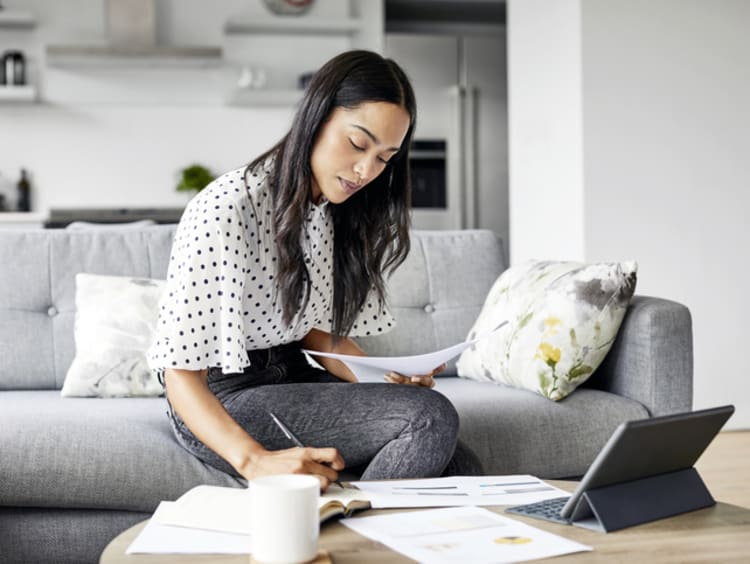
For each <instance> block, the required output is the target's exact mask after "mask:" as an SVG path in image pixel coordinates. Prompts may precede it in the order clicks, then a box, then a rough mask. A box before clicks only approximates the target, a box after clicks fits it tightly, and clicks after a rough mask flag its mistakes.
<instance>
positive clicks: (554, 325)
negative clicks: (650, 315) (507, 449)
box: [457, 261, 637, 400]
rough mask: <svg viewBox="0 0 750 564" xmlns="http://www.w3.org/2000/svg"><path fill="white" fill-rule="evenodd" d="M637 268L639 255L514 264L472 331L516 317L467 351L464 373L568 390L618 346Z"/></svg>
mask: <svg viewBox="0 0 750 564" xmlns="http://www.w3.org/2000/svg"><path fill="white" fill-rule="evenodd" d="M636 271H637V265H636V263H635V262H633V261H631V262H625V263H598V264H581V263H575V262H552V261H530V262H526V263H523V264H521V265H518V266H515V267H512V268H509V269H508V270H506V271H505V272H503V273H502V274H501V275H500V277H499V278H498V279H497V281H496V282H495V284H494V285H493V286H492V289H491V290H490V293H489V294H488V296H487V299H486V300H485V303H484V307H483V308H482V311H481V313H480V314H479V317H478V318H477V320H476V322H475V323H474V326H473V327H472V328H471V331H470V332H469V339H473V338H474V337H475V336H476V335H481V334H483V333H487V332H489V331H490V330H492V328H494V327H496V326H497V325H498V324H499V323H501V322H502V321H504V320H508V324H507V325H505V326H504V327H502V328H500V329H498V330H497V331H495V332H494V333H492V334H491V335H490V336H488V337H486V338H485V339H483V340H481V341H479V342H478V343H477V344H476V345H474V346H473V347H471V348H470V349H467V350H465V351H464V352H463V353H462V354H461V357H460V358H459V360H458V364H457V367H458V375H459V376H462V377H464V378H471V379H473V380H484V381H491V382H498V383H502V384H507V385H509V386H514V387H517V388H524V389H527V390H532V391H534V392H537V393H539V394H541V395H543V396H544V397H547V398H549V399H552V400H560V399H562V398H564V397H565V396H567V395H568V394H570V393H571V392H573V390H575V389H576V387H577V386H579V385H580V384H582V383H583V382H585V381H586V380H587V379H588V377H589V376H591V374H592V373H593V372H594V370H596V368H597V367H598V366H599V364H600V363H601V361H602V360H603V359H604V357H605V356H606V354H607V352H608V351H609V349H610V347H611V346H612V343H613V341H614V340H615V337H616V336H617V331H618V329H619V328H620V324H621V323H622V319H623V317H625V311H626V310H627V307H628V304H629V303H630V298H631V297H632V296H633V292H634V291H635V283H636Z"/></svg>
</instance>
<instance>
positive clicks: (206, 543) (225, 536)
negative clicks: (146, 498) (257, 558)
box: [125, 501, 250, 554]
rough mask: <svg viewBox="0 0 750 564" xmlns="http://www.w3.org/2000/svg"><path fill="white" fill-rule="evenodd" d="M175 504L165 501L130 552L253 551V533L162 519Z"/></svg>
mask: <svg viewBox="0 0 750 564" xmlns="http://www.w3.org/2000/svg"><path fill="white" fill-rule="evenodd" d="M174 504H175V502H174V501H162V502H161V503H160V504H159V507H157V508H156V511H155V512H154V515H153V516H152V517H151V520H150V521H149V522H148V523H147V524H146V526H145V527H144V528H143V530H142V531H141V532H140V534H139V535H138V536H137V537H136V538H135V540H133V542H132V543H130V546H128V548H127V550H126V551H125V553H126V554H250V535H237V534H233V533H220V532H216V531H206V530H196V529H186V528H184V527H172V526H170V525H163V524H161V523H159V519H160V518H161V517H162V516H163V515H164V514H166V513H167V512H168V511H169V510H170V509H171V507H172V506H173V505H174Z"/></svg>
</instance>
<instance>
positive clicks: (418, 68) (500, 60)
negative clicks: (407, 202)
mask: <svg viewBox="0 0 750 564" xmlns="http://www.w3.org/2000/svg"><path fill="white" fill-rule="evenodd" d="M385 44H386V49H385V51H386V55H387V56H389V57H392V58H394V59H395V60H396V61H398V62H399V64H400V65H401V66H402V67H403V68H404V70H405V71H406V73H407V74H408V75H409V78H410V79H411V81H412V84H413V85H414V89H415V92H416V96H417V106H418V117H417V129H416V132H415V139H416V140H417V143H418V146H417V147H415V149H416V150H414V151H413V153H414V158H413V160H412V167H413V168H414V169H415V174H417V178H416V179H415V180H416V181H417V184H419V183H421V184H422V185H421V186H415V188H418V190H419V191H423V190H427V191H430V190H434V192H435V194H432V197H429V198H423V200H424V201H426V202H428V204H427V205H432V206H433V207H415V208H414V211H413V216H412V220H413V226H414V227H415V228H418V229H464V228H487V229H491V230H493V231H495V232H496V233H498V234H499V235H500V236H502V237H503V240H504V241H506V249H507V240H508V142H507V139H508V118H507V115H508V112H507V94H506V91H507V89H506V51H505V45H506V42H505V32H504V30H496V31H493V32H492V33H477V34H458V33H456V34H445V33H440V34H438V33H412V32H409V33H401V32H399V33H387V34H386V42H385ZM440 141H444V142H445V143H444V147H445V156H444V164H445V167H444V170H445V187H444V188H443V187H441V186H436V185H437V184H439V182H436V181H435V178H436V171H437V168H436V166H437V164H436V162H435V160H434V159H435V158H437V154H436V153H435V147H439V144H436V142H440ZM425 142H426V143H425ZM419 143H422V145H423V146H426V147H428V150H427V151H426V153H428V154H431V156H432V157H433V162H432V163H431V165H432V166H431V169H432V170H431V171H430V174H425V175H424V176H423V177H419V174H420V172H419V170H420V166H421V163H422V161H420V157H421V156H423V155H424V154H425V151H423V150H421V149H420V147H419ZM423 168H425V167H423ZM424 184H426V185H427V186H424ZM443 189H444V191H445V194H444V195H445V197H444V198H441V197H439V196H440V195H439V194H437V192H438V191H440V190H443ZM429 202H432V203H431V204H430V203H429ZM417 204H419V202H417ZM436 206H437V207H436Z"/></svg>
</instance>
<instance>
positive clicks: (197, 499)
mask: <svg viewBox="0 0 750 564" xmlns="http://www.w3.org/2000/svg"><path fill="white" fill-rule="evenodd" d="M157 520H158V522H159V523H160V524H162V525H174V526H178V527H189V528H193V529H205V530H209V531H222V532H225V533H236V534H246V535H249V534H250V492H249V490H247V489H244V488H226V487H222V486H196V487H194V488H192V489H191V490H189V491H187V492H186V493H184V494H183V495H181V496H180V498H179V499H178V500H177V501H176V502H174V503H172V504H171V505H169V506H167V507H166V508H165V509H164V510H163V511H162V512H161V514H160V515H159V517H158V518H157Z"/></svg>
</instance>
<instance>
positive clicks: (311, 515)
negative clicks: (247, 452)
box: [248, 474, 320, 564]
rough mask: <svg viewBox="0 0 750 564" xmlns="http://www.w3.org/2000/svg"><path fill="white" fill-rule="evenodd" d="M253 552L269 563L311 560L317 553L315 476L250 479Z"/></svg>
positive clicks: (255, 556)
mask: <svg viewBox="0 0 750 564" xmlns="http://www.w3.org/2000/svg"><path fill="white" fill-rule="evenodd" d="M248 487H249V489H250V532H251V540H250V548H251V550H250V552H251V553H252V556H253V559H254V560H256V561H258V562H263V563H267V564H281V563H291V562H308V561H310V560H313V559H314V558H315V557H316V556H317V554H318V534H319V532H320V519H319V517H318V495H319V493H320V482H319V481H318V479H317V478H315V477H313V476H305V475H297V474H280V475H278V476H264V477H262V478H256V479H255V480H252V481H250V482H249V486H248Z"/></svg>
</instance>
